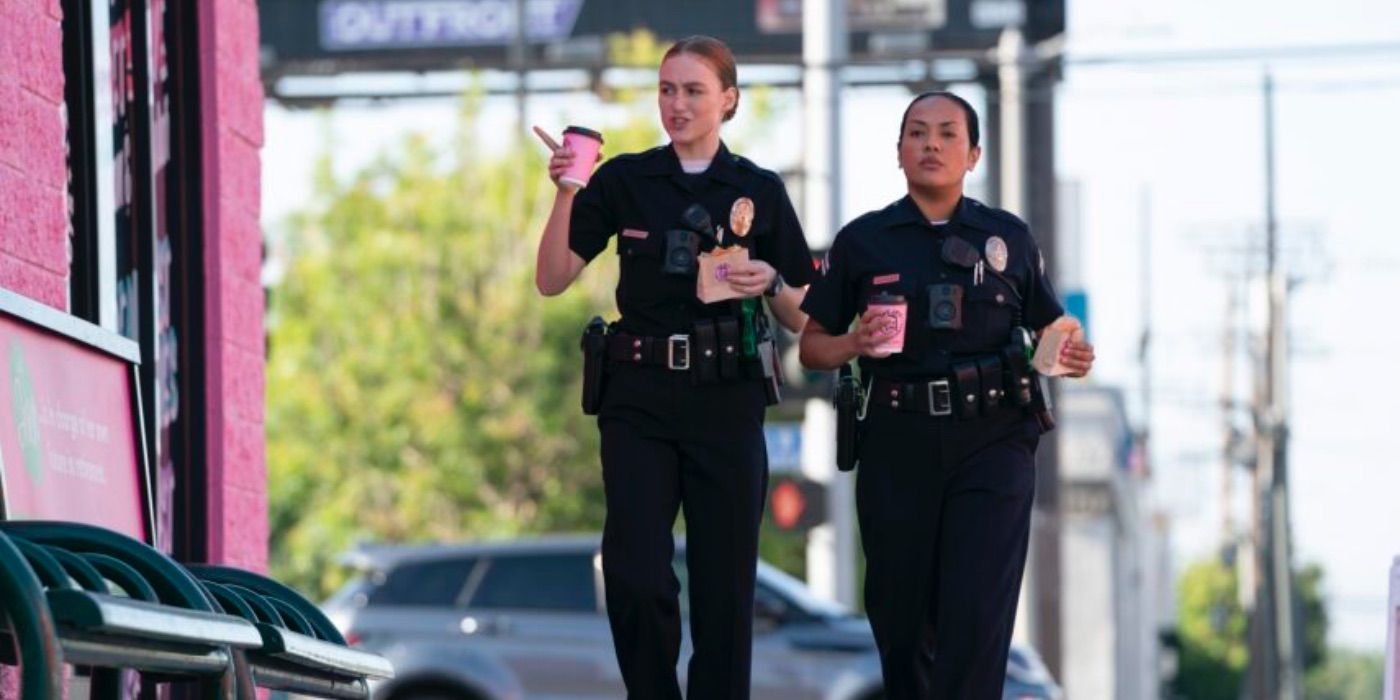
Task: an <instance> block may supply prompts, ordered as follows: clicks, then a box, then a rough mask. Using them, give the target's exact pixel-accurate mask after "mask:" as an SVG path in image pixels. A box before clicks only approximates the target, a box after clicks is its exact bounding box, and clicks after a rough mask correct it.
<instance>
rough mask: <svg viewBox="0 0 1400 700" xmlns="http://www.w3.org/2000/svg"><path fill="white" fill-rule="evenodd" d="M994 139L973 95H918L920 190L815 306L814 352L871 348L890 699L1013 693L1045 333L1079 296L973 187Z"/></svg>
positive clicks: (912, 161)
mask: <svg viewBox="0 0 1400 700" xmlns="http://www.w3.org/2000/svg"><path fill="white" fill-rule="evenodd" d="M978 136H979V134H978V124H977V115H976V113H975V112H974V111H973V109H972V107H971V106H970V105H969V104H968V103H967V102H966V101H965V100H963V99H962V98H960V97H958V96H956V95H953V94H951V93H947V92H935V93H926V94H923V95H920V96H918V97H917V98H915V99H914V100H913V102H912V103H911V104H910V106H909V108H908V109H907V110H906V111H905V115H904V118H903V121H902V122H901V125H900V137H899V142H898V150H899V165H900V167H901V168H902V169H903V170H904V174H905V178H906V180H907V183H908V194H907V196H905V197H904V198H902V199H900V200H899V201H897V202H895V203H894V204H891V205H890V206H888V207H886V208H884V209H882V210H879V211H874V212H870V213H868V214H866V215H864V216H862V217H860V218H858V219H856V220H854V221H852V222H851V223H850V224H848V225H847V226H846V227H845V228H844V229H842V230H841V232H840V233H839V234H838V235H837V237H836V239H835V241H834V242H833V244H832V247H831V250H830V253H829V254H828V257H827V270H826V273H825V275H824V276H823V277H822V278H821V279H820V280H818V281H817V282H815V283H813V285H812V288H811V290H810V291H809V292H808V294H807V297H806V300H805V301H804V302H803V304H802V309H803V310H804V311H806V312H807V313H808V314H809V320H808V323H807V327H806V329H805V330H804V332H803V335H802V341H801V343H802V344H801V357H802V362H803V364H805V365H806V366H808V367H811V368H814V369H835V368H838V367H840V366H842V365H844V364H845V363H847V362H848V361H850V360H852V359H854V358H859V363H860V368H861V381H862V383H863V385H864V387H865V390H866V396H865V406H864V407H863V410H864V411H865V414H864V419H863V420H862V421H861V422H860V426H859V428H858V429H857V430H858V432H859V436H860V437H859V443H858V447H857V448H856V450H855V454H856V455H858V458H859V472H858V474H857V477H856V507H857V510H858V514H859V521H860V530H861V533H860V534H861V543H862V546H863V547H864V550H865V556H866V562H867V568H866V581H865V605H866V610H867V612H868V613H869V616H870V624H871V627H872V628H873V630H874V632H875V639H876V642H877V644H878V647H879V652H880V661H881V666H882V670H883V672H884V678H885V694H886V697H888V698H890V699H891V700H904V699H907V698H920V699H922V698H948V699H951V698H958V699H959V700H962V699H964V698H1000V697H1001V690H1002V685H1003V683H1004V681H1005V677H1006V657H1007V651H1008V647H1009V645H1010V641H1011V631H1012V624H1013V622H1014V620H1015V617H1016V600H1017V594H1018V592H1019V589H1020V585H1021V574H1022V570H1023V568H1024V566H1025V559H1026V547H1027V540H1028V535H1029V527H1030V517H1031V499H1032V495H1033V490H1034V485H1035V450H1036V445H1037V442H1038V440H1039V436H1040V434H1041V432H1042V430H1044V429H1047V428H1048V425H1049V424H1048V422H1047V421H1046V420H1045V419H1046V417H1047V413H1046V411H1045V410H1044V407H1043V405H1042V403H1041V401H1042V396H1041V395H1040V393H1039V386H1038V383H1037V382H1036V378H1035V377H1034V376H1033V374H1032V373H1031V370H1030V367H1029V352H1028V350H1029V349H1030V344H1031V342H1032V340H1031V338H1032V333H1031V332H1030V331H1032V330H1033V331H1041V330H1042V329H1045V328H1046V327H1047V326H1050V325H1051V323H1052V322H1055V321H1056V320H1057V319H1059V318H1060V317H1061V316H1062V315H1063V313H1064V310H1063V308H1062V307H1061V305H1060V302H1059V301H1057V300H1056V298H1055V292H1054V290H1053V289H1052V288H1051V286H1050V280H1049V279H1047V277H1046V275H1045V272H1044V264H1043V261H1042V258H1041V254H1040V250H1039V248H1038V247H1037V245H1036V242H1035V239H1034V238H1033V237H1032V236H1031V233H1030V231H1029V230H1027V227H1026V224H1025V223H1024V222H1022V221H1021V220H1020V219H1018V218H1016V217H1015V216H1013V215H1012V214H1009V213H1007V212H1005V211H1002V210H1000V209H994V208H991V207H988V206H985V205H983V204H981V203H979V202H977V201H975V200H972V199H969V198H967V197H964V196H963V180H964V177H965V176H966V174H967V173H968V172H969V171H971V170H972V168H973V167H974V166H975V165H976V164H977V159H978V157H979V156H980V155H981V149H980V148H979V147H978ZM892 307H893V308H897V309H903V311H904V313H905V315H906V316H907V318H906V319H905V320H904V321H903V322H902V323H901V322H899V321H900V319H899V318H897V317H891V316H890V313H891V311H890V309H891V308H892ZM857 317H859V321H858V323H857V324H856V326H855V327H854V328H852V329H850V330H847V328H848V326H850V324H851V322H852V320H853V319H856V318H857ZM1058 325H1063V324H1062V323H1058V324H1057V326H1058ZM1028 329H1029V330H1028ZM901 334H902V340H903V348H902V350H901V351H899V352H892V351H891V350H890V347H891V346H890V344H889V343H890V341H891V340H896V339H899V336H900V335H901ZM1073 337H1074V338H1075V339H1073V340H1067V342H1065V343H1064V344H1063V346H1062V347H1061V349H1060V350H1059V351H1058V358H1053V357H1052V359H1058V366H1059V367H1060V368H1062V371H1063V373H1064V374H1068V375H1070V376H1084V375H1085V374H1086V373H1088V371H1089V369H1090V368H1091V366H1092V364H1093V359H1094V354H1093V348H1092V347H1091V346H1089V345H1088V344H1086V343H1083V342H1082V341H1080V340H1078V339H1077V338H1078V336H1073ZM1038 418H1039V419H1038Z"/></svg>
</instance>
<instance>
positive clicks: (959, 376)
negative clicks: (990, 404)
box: [953, 362, 982, 420]
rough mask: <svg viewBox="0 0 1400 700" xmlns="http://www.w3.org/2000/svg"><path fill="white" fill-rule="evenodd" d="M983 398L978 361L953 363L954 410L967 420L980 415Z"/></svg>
mask: <svg viewBox="0 0 1400 700" xmlns="http://www.w3.org/2000/svg"><path fill="white" fill-rule="evenodd" d="M981 398H982V380H981V378H980V377H979V376H978V373H977V363H976V362H963V363H961V364H956V365H953V406H954V409H953V410H954V412H956V413H957V414H958V417H959V418H962V419H964V420H967V419H972V418H976V417H977V416H978V415H980V414H981V405H982V402H981Z"/></svg>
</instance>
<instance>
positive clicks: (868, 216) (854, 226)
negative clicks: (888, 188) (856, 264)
mask: <svg viewBox="0 0 1400 700" xmlns="http://www.w3.org/2000/svg"><path fill="white" fill-rule="evenodd" d="M896 204H898V203H897V202H896ZM894 206H895V204H891V205H890V206H888V207H885V208H884V209H876V210H873V211H868V212H865V213H864V214H861V215H860V216H857V217H856V218H854V219H851V220H850V221H847V222H846V225H845V226H842V227H841V230H840V231H837V232H836V237H837V238H840V237H841V236H842V235H854V234H857V232H859V231H861V230H862V229H866V228H868V225H869V224H870V223H872V222H874V221H875V220H876V219H878V218H880V217H881V216H883V215H885V214H887V213H889V211H890V209H892V208H893V207H894ZM833 243H834V241H833Z"/></svg>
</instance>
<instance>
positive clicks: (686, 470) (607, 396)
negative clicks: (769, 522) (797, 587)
mask: <svg viewBox="0 0 1400 700" xmlns="http://www.w3.org/2000/svg"><path fill="white" fill-rule="evenodd" d="M610 372H611V374H610V376H609V378H608V385H607V388H606V389H605V393H604V397H603V406H602V409H601V410H600V411H599V418H598V429H599V432H600V433H601V436H602V461H603V486H604V490H605V492H606V494H607V509H608V512H607V520H606V523H605V525H604V527H603V579H604V585H605V587H606V591H607V605H608V620H609V622H610V624H611V626H612V634H613V645H614V647H615V650H616V652H617V660H618V665H619V667H620V668H621V671H622V678H623V680H624V682H625V683H626V684H627V696H628V697H629V698H633V699H635V700H643V699H645V700H672V699H674V700H679V698H680V697H681V694H680V687H679V683H678V681H677V678H676V663H677V660H678V658H679V654H680V642H681V617H680V605H679V599H678V593H679V590H680V585H679V582H678V581H677V579H676V576H675V573H674V571H673V570H672V559H673V558H674V554H675V548H674V539H673V535H672V527H673V525H674V523H675V521H676V514H677V512H678V511H681V510H683V511H684V513H685V523H686V528H685V529H686V552H685V555H686V562H685V563H686V571H687V575H688V578H689V592H690V616H689V617H690V626H691V639H692V641H693V646H694V654H693V656H692V657H691V660H690V666H689V670H688V673H687V693H686V695H687V697H689V698H694V699H695V700H700V699H705V700H709V699H711V698H714V699H720V700H723V699H725V698H730V699H738V700H742V699H746V698H748V697H749V677H750V657H751V654H752V629H753V595H754V578H755V576H756V566H757V558H758V529H759V522H760V520H761V518H762V516H763V502H764V496H765V493H766V490H767V481H768V457H767V452H766V448H765V445H764V441H763V411H764V404H765V402H764V397H763V387H762V385H761V384H759V383H758V382H756V381H749V382H741V383H731V384H716V385H707V386H694V385H692V383H691V378H690V375H689V373H686V372H673V371H670V370H666V369H664V368H659V367H639V366H635V365H628V366H619V367H613V368H612V369H611V370H610Z"/></svg>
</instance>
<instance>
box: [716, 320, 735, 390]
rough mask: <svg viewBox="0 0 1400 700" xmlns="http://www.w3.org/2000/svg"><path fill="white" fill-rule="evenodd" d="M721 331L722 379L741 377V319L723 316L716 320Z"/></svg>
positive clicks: (720, 372)
mask: <svg viewBox="0 0 1400 700" xmlns="http://www.w3.org/2000/svg"><path fill="white" fill-rule="evenodd" d="M715 329H716V330H717V331H718V332H719V376H720V379H726V380H729V379H738V378H739V340H740V339H739V319H736V318H721V319H718V320H716V321H715Z"/></svg>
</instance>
